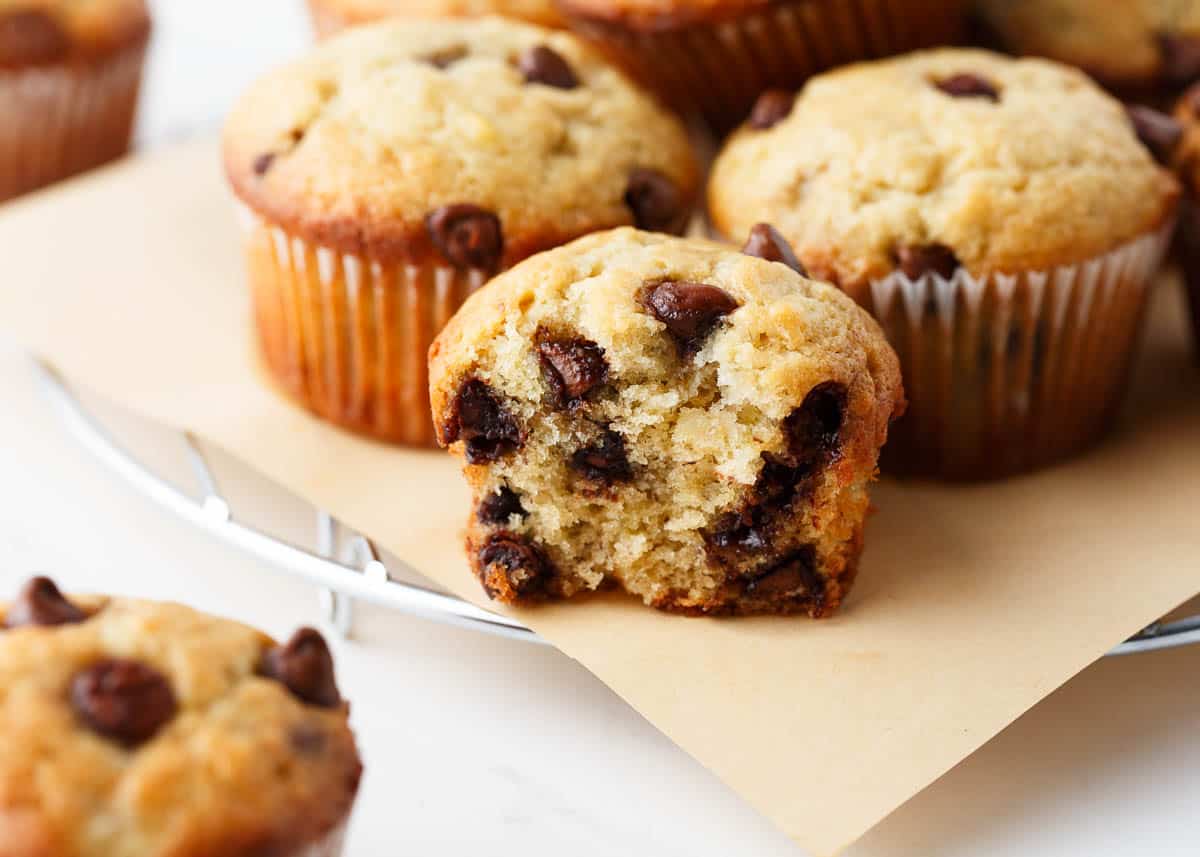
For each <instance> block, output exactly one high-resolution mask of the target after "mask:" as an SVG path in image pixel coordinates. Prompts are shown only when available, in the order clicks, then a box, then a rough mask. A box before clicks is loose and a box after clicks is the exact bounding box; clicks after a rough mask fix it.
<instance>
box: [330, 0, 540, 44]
mask: <svg viewBox="0 0 1200 857" xmlns="http://www.w3.org/2000/svg"><path fill="white" fill-rule="evenodd" d="M308 6H309V9H310V10H311V12H312V16H313V22H314V23H315V25H316V28H317V33H318V34H319V35H322V36H328V35H331V34H333V33H335V32H338V31H339V30H342V29H344V28H346V27H354V26H359V25H361V24H369V23H372V22H374V21H380V20H383V19H384V18H479V17H482V16H484V15H503V16H504V17H506V18H517V19H520V20H522V21H528V22H530V23H531V24H540V25H541V26H543V27H558V26H561V25H562V19H561V18H560V17H559V14H558V10H557V9H556V8H555V6H554V2H553V0H308Z"/></svg>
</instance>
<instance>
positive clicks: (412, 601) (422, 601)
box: [33, 359, 1200, 655]
mask: <svg viewBox="0 0 1200 857" xmlns="http://www.w3.org/2000/svg"><path fill="white" fill-rule="evenodd" d="M33 367H34V371H35V372H36V374H37V376H38V380H39V382H40V386H41V389H42V391H43V392H44V393H45V395H46V396H47V398H48V399H49V400H50V402H51V403H52V405H53V406H54V408H55V410H56V411H57V412H58V414H59V415H60V416H61V418H62V419H63V421H64V422H65V423H66V425H67V428H68V429H69V430H70V432H71V434H72V435H73V436H74V437H75V438H76V439H77V440H78V441H79V443H81V444H82V445H83V446H84V447H85V448H86V449H87V450H88V451H89V452H91V453H92V454H93V455H95V456H96V458H98V459H99V460H100V461H101V462H102V463H104V464H105V465H106V466H107V467H108V468H109V469H110V470H112V471H113V472H114V473H115V474H116V475H118V476H120V477H121V478H122V479H124V480H125V481H126V482H128V483H129V484H130V485H132V486H133V487H134V488H136V489H137V490H138V491H140V492H141V493H142V494H144V495H145V496H146V497H149V498H150V499H151V500H153V501H154V502H156V503H158V504H159V505H161V506H163V507H165V508H166V509H168V510H170V511H171V512H173V513H174V514H175V515H177V516H178V517H180V518H182V519H183V520H185V521H187V522H189V523H191V524H193V525H195V526H197V527H199V528H200V529H202V530H204V531H206V532H208V533H211V534H213V535H215V536H217V537H218V538H221V539H223V540H225V541H227V542H229V543H230V544H233V545H235V546H237V547H239V548H241V549H243V550H245V551H247V552H249V553H251V554H253V555H254V556H256V557H258V558H259V559H261V560H263V561H264V562H266V563H269V564H270V565H273V566H275V567H276V568H278V569H279V570H281V571H284V572H287V573H290V574H293V575H296V576H298V577H301V578H303V579H305V580H307V581H309V582H310V583H313V584H316V585H317V586H318V587H320V599H321V608H322V611H323V613H324V616H325V619H326V621H327V622H328V624H329V625H330V627H331V628H332V629H333V630H334V632H335V633H338V634H341V635H343V636H346V635H349V634H351V633H352V631H353V625H354V604H355V602H356V601H359V600H361V601H365V602H369V603H373V604H378V605H380V606H383V607H387V608H391V609H394V610H397V611H399V612H401V613H405V614H408V615H411V616H418V617H421V618H423V619H430V620H433V621H436V622H443V623H446V624H450V625H458V626H461V627H464V628H470V629H472V630H476V631H483V632H485V633H489V634H496V635H499V636H502V637H508V638H510V639H515V640H521V641H524V642H528V643H536V644H541V645H547V642H546V640H544V639H543V638H541V637H539V636H538V635H537V634H535V633H534V632H533V631H532V630H530V629H529V628H527V627H525V626H524V625H521V624H520V623H519V622H516V621H514V620H513V619H511V618H509V617H506V616H501V615H499V614H496V613H492V612H490V611H487V610H483V609H482V608H479V607H476V606H475V605H474V604H470V603H468V602H466V601H463V600H462V599H460V598H456V597H454V596H452V595H447V594H445V593H443V592H438V591H436V590H433V589H430V588H427V587H424V586H420V585H418V584H415V583H411V582H407V581H403V580H399V579H397V578H396V576H395V575H393V574H392V573H391V572H390V571H389V569H388V567H387V565H386V564H385V563H384V562H383V561H382V560H381V559H380V556H379V553H378V551H377V550H376V549H375V546H374V545H373V544H372V543H371V541H370V539H368V538H366V537H365V536H362V535H360V534H358V533H354V532H352V531H350V530H349V529H348V528H346V527H344V526H343V525H342V524H340V523H339V522H338V521H337V520H336V519H335V518H334V517H333V516H331V515H330V514H328V513H327V512H324V511H322V510H317V512H316V522H315V526H316V529H315V548H314V550H307V549H305V548H302V547H297V546H295V545H292V544H288V543H287V542H284V541H282V540H280V539H278V538H276V537H274V536H272V535H270V534H268V533H265V532H263V531H262V530H259V529H256V528H254V527H252V526H249V525H246V524H243V523H241V522H239V521H238V520H237V519H236V518H235V517H234V514H233V510H232V509H231V508H230V504H229V502H228V500H227V499H226V498H225V496H224V495H223V494H222V492H221V490H220V487H219V486H218V484H217V479H216V476H215V474H214V472H213V469H212V467H211V466H210V465H209V462H208V460H207V459H206V457H205V455H204V452H203V451H202V449H201V447H200V445H199V443H197V441H196V439H195V438H194V437H192V436H191V435H190V434H185V435H184V441H185V450H186V455H187V457H188V461H189V464H190V469H191V471H192V473H193V475H194V476H195V479H196V482H197V485H198V487H199V496H198V497H193V496H191V495H189V494H187V493H186V492H184V491H182V490H180V489H179V488H177V487H175V486H174V485H172V484H171V483H170V482H168V481H167V480H166V479H164V478H162V477H161V476H159V475H158V474H156V473H155V472H153V470H151V469H150V468H148V467H146V466H145V465H144V464H142V463H141V462H140V461H138V459H137V458H136V457H135V456H134V455H133V454H132V453H130V452H129V451H128V450H126V449H125V448H124V447H123V446H121V444H120V443H119V442H118V441H117V440H116V438H114V437H113V435H112V433H111V432H110V431H109V430H108V429H107V428H106V427H105V426H104V425H103V424H102V423H101V422H100V420H99V419H97V418H96V417H95V416H94V415H93V414H91V413H90V412H89V411H88V410H87V409H86V407H85V406H84V405H83V403H82V402H81V401H80V400H79V398H78V397H77V396H76V395H75V394H74V392H72V390H71V388H70V387H69V386H68V384H67V383H66V381H65V380H64V379H63V378H62V376H61V375H59V373H58V372H57V371H55V370H54V369H53V368H52V367H50V366H49V365H48V364H46V363H44V362H42V361H39V360H36V359H35V360H34V361H33ZM1190 643H1200V615H1197V616H1190V617H1188V618H1185V619H1179V620H1176V621H1171V622H1155V623H1154V624H1152V625H1149V626H1148V627H1146V628H1144V629H1143V630H1142V631H1141V632H1140V633H1138V634H1136V635H1135V636H1133V637H1131V638H1130V639H1128V640H1126V641H1125V642H1123V643H1121V644H1120V645H1118V646H1117V647H1116V648H1114V649H1113V650H1112V651H1111V652H1109V653H1108V654H1109V655H1126V654H1133V653H1137V652H1147V651H1152V650H1155V649H1165V648H1171V647H1174V646H1182V645H1186V644H1190Z"/></svg>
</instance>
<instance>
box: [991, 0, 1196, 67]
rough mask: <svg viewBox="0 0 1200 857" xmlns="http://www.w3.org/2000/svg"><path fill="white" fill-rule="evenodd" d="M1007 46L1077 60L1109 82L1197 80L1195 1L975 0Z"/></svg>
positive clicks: (1069, 61) (1077, 62)
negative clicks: (1099, 3) (1099, 2)
mask: <svg viewBox="0 0 1200 857" xmlns="http://www.w3.org/2000/svg"><path fill="white" fill-rule="evenodd" d="M978 6H979V11H980V13H981V15H982V17H983V19H984V21H985V22H986V23H987V25H988V26H990V27H991V28H992V30H994V31H995V33H996V34H997V35H998V36H999V37H1000V39H1001V41H1003V42H1004V43H1005V44H1006V45H1008V46H1009V47H1011V48H1013V49H1014V50H1016V51H1018V52H1020V53H1023V54H1038V55H1042V56H1047V57H1051V58H1053V59H1056V60H1062V61H1063V62H1068V63H1071V64H1072V65H1077V66H1079V67H1081V68H1083V69H1086V70H1087V71H1088V72H1090V73H1091V74H1093V75H1095V76H1096V77H1097V78H1099V79H1101V80H1103V81H1105V82H1107V83H1111V84H1114V85H1118V86H1120V85H1141V84H1148V83H1153V82H1156V81H1161V82H1164V83H1169V84H1184V83H1188V82H1190V81H1192V80H1195V79H1196V78H1197V77H1200V2H1194V0H1105V2H1104V3H1103V4H1102V5H1098V4H1097V3H1096V0H978Z"/></svg>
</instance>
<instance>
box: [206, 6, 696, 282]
mask: <svg viewBox="0 0 1200 857" xmlns="http://www.w3.org/2000/svg"><path fill="white" fill-rule="evenodd" d="M545 49H549V51H550V52H552V53H553V54H555V55H557V57H558V58H559V59H560V60H561V61H562V62H563V63H564V64H565V66H566V74H567V75H568V76H569V77H568V80H570V79H572V78H573V82H574V84H575V85H552V84H547V83H543V82H539V81H536V80H533V81H527V79H526V75H527V72H525V71H523V65H522V64H523V63H524V62H525V58H526V57H527V56H528V55H530V52H533V51H539V50H545ZM547 68H548V66H547ZM542 70H543V71H546V69H545V68H544V69H542ZM557 72H558V74H559V75H561V74H562V69H557ZM561 82H562V81H559V83H560V84H561ZM224 151H225V164H226V169H227V172H228V174H229V177H230V179H231V181H232V182H233V186H234V188H235V190H236V192H237V194H238V196H239V197H241V199H242V200H243V201H244V202H246V203H247V204H248V205H249V206H250V207H251V208H253V209H254V210H256V211H257V212H258V213H260V214H262V215H263V216H264V217H266V218H267V219H268V220H270V221H272V222H273V223H276V224H279V225H281V226H283V227H284V228H285V229H288V230H289V231H292V232H293V233H295V234H298V235H300V236H301V237H303V238H304V239H306V240H308V241H310V242H313V243H317V244H321V245H324V246H329V247H333V248H336V249H338V250H341V251H343V252H349V253H356V254H364V253H365V254H367V255H369V256H371V257H372V258H374V259H380V260H396V259H404V260H410V261H414V262H421V261H424V260H426V259H427V258H429V257H430V256H431V255H432V254H433V253H434V251H435V247H434V244H433V239H432V237H431V229H434V226H432V225H431V220H430V219H431V218H432V217H434V215H435V212H437V211H438V210H439V209H441V208H443V207H445V206H450V205H470V206H475V207H478V208H481V209H483V210H484V212H486V213H487V214H488V215H489V216H494V217H496V218H498V220H499V226H500V228H501V229H502V234H503V259H502V260H501V264H500V265H499V267H506V266H508V265H511V264H512V263H513V262H515V261H517V260H519V259H521V258H524V257H525V256H527V255H529V254H530V253H532V252H535V251H537V250H540V249H543V248H545V247H548V246H552V245H556V244H561V243H563V242H565V241H567V240H570V239H572V238H574V237H576V236H578V235H581V234H584V233H587V232H591V231H594V230H597V229H603V228H607V227H611V226H617V225H621V224H626V223H631V222H633V220H634V214H633V211H632V209H631V203H630V202H629V199H628V195H629V193H630V190H631V187H632V182H633V181H634V179H633V177H634V176H636V175H637V174H638V173H639V171H651V172H653V173H655V174H658V175H661V176H663V177H665V178H666V179H668V180H669V181H670V183H671V185H672V186H673V188H674V189H675V191H676V192H677V195H678V198H679V202H680V207H681V209H682V208H686V204H687V203H688V202H690V200H691V197H692V196H693V195H694V191H695V188H696V184H697V181H698V173H697V168H696V165H695V163H694V158H693V155H692V153H691V149H690V146H689V143H688V140H687V136H686V132H685V130H684V128H683V126H682V125H681V124H680V122H679V121H678V120H677V119H675V118H674V117H673V116H671V115H669V114H668V113H667V112H666V111H664V110H663V109H661V108H660V107H659V105H658V104H657V103H656V102H655V101H654V100H653V99H652V98H651V97H650V96H648V95H646V94H645V93H643V92H642V91H640V90H639V89H637V88H636V87H634V86H633V84H632V83H630V82H629V81H628V79H627V78H625V77H624V76H623V75H622V74H621V73H620V72H618V71H616V70H615V69H614V68H612V67H611V66H609V65H608V64H607V63H605V62H604V61H603V60H602V59H601V58H600V57H599V56H598V55H597V54H596V53H594V52H593V51H591V50H590V49H588V48H587V47H585V46H584V45H583V44H582V43H581V42H580V41H579V40H578V39H576V38H575V37H573V36H571V35H569V34H566V33H561V32H556V31H549V30H545V29H541V28H538V27H533V26H531V25H525V24H518V23H516V22H512V21H505V20H503V19H499V18H484V19H479V20H471V21H459V20H427V21H403V22H388V23H383V24H377V25H374V26H371V27H364V28H361V29H359V30H355V31H351V32H349V33H347V34H345V35H343V36H341V37H339V38H337V39H334V40H331V41H329V42H326V43H324V44H323V45H322V46H321V47H319V48H318V49H317V50H315V51H314V52H313V53H312V54H310V55H309V56H307V57H305V58H304V59H302V60H300V61H298V62H296V63H293V64H292V65H290V66H287V67H285V68H283V69H280V70H279V71H277V72H275V73H274V74H271V75H269V76H268V77H267V78H265V79H263V80H262V81H260V82H259V83H258V84H257V85H256V86H255V87H254V88H252V89H251V90H250V92H248V93H247V94H246V96H245V97H244V98H243V99H242V100H241V102H240V103H239V105H238V106H237V108H236V109H235V110H234V112H233V115H232V116H231V117H230V120H229V123H228V125H227V129H226V134H225V148H224Z"/></svg>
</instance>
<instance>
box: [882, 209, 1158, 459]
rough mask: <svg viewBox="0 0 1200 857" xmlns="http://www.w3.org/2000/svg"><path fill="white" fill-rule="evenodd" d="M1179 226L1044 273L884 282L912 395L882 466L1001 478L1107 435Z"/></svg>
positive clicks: (895, 277) (897, 276)
mask: <svg viewBox="0 0 1200 857" xmlns="http://www.w3.org/2000/svg"><path fill="white" fill-rule="evenodd" d="M1172 225H1173V224H1172ZM1170 234H1171V225H1168V226H1166V227H1164V228H1162V229H1160V230H1159V231H1157V232H1154V233H1152V234H1148V235H1145V236H1143V237H1141V238H1139V239H1137V240H1134V241H1132V242H1130V243H1127V244H1125V245H1123V246H1121V247H1119V248H1117V249H1115V250H1113V251H1111V252H1109V253H1107V254H1105V255H1102V256H1099V257H1096V258H1094V259H1090V260H1088V261H1085V262H1082V263H1080V264H1075V265H1064V266H1061V267H1057V268H1052V269H1050V270H1045V271H1025V272H1020V273H1013V274H991V275H986V276H982V277H978V278H977V277H973V276H971V275H970V274H969V273H967V272H966V271H965V270H963V269H961V268H960V269H959V270H958V271H956V272H955V274H954V276H953V277H951V278H950V279H949V280H947V279H945V278H944V277H942V276H941V275H939V274H934V273H929V274H925V275H923V276H922V277H921V278H920V279H918V280H916V281H913V280H911V279H909V278H908V277H907V276H905V275H904V274H903V273H900V272H896V273H893V274H891V275H890V276H888V277H886V278H884V279H881V280H877V281H874V282H872V283H871V288H870V293H869V295H868V300H869V304H868V307H867V308H868V309H869V310H870V311H871V312H872V313H873V314H874V316H875V317H876V319H878V320H879V322H880V324H881V325H882V326H883V329H884V331H885V333H886V334H887V337H888V339H889V340H890V341H891V343H892V345H893V346H894V347H895V348H896V351H897V353H898V354H899V355H900V363H901V366H902V369H903V372H904V385H905V392H906V393H907V395H908V400H909V409H908V413H907V414H906V415H905V417H904V418H903V419H902V420H900V421H899V422H898V423H897V424H896V425H895V426H893V427H892V431H891V434H890V439H889V441H888V445H887V446H886V447H885V449H884V468H885V469H887V470H890V471H892V472H897V473H904V474H911V475H921V476H932V477H938V478H944V479H987V478H997V477H1002V476H1008V475H1013V474H1016V473H1021V472H1025V471H1029V470H1033V469H1036V468H1038V467H1042V466H1045V465H1048V464H1050V463H1053V462H1055V461H1058V460H1061V459H1063V458H1066V457H1068V456H1070V455H1072V454H1074V453H1077V452H1080V451H1082V450H1084V449H1086V448H1087V447H1088V446H1089V445H1091V444H1092V443H1093V442H1095V441H1096V440H1097V439H1099V437H1100V436H1101V435H1102V434H1103V433H1104V432H1105V430H1106V429H1107V428H1108V427H1109V426H1110V425H1111V423H1112V420H1113V418H1114V416H1115V413H1116V411H1117V409H1118V407H1119V406H1120V403H1121V400H1122V397H1123V394H1124V392H1125V388H1126V382H1127V379H1128V374H1129V368H1130V361H1131V358H1132V357H1133V354H1134V351H1135V347H1136V345H1137V342H1138V339H1139V331H1140V328H1141V320H1142V316H1143V311H1144V308H1145V305H1146V297H1147V295H1148V294H1149V289H1150V286H1151V284H1152V282H1153V279H1154V275H1155V273H1156V272H1157V270H1158V268H1159V265H1160V263H1161V261H1162V258H1163V255H1164V253H1165V251H1166V248H1167V245H1168V243H1169V240H1170Z"/></svg>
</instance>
